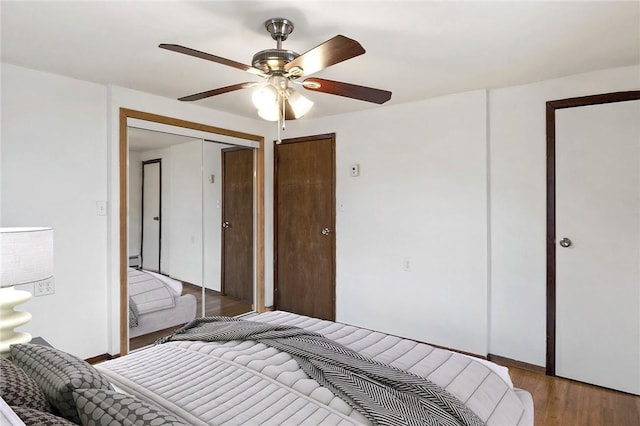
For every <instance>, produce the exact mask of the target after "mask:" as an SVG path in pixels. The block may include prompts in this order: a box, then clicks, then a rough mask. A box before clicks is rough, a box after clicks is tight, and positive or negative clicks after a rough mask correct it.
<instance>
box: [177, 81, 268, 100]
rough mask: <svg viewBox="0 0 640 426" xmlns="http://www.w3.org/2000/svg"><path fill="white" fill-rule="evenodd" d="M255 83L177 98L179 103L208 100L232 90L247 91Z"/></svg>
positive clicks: (240, 84) (234, 85) (235, 85)
mask: <svg viewBox="0 0 640 426" xmlns="http://www.w3.org/2000/svg"><path fill="white" fill-rule="evenodd" d="M256 84H260V83H256V82H247V83H238V84H233V85H231V86H226V87H221V88H219V89H213V90H207V91H206V92H201V93H196V94H195V95H189V96H183V97H182V98H178V100H179V101H198V100H200V99H204V98H209V97H211V96H216V95H221V94H223V93H227V92H233V91H234V90H240V89H248V88H249V87H253V86H255V85H256Z"/></svg>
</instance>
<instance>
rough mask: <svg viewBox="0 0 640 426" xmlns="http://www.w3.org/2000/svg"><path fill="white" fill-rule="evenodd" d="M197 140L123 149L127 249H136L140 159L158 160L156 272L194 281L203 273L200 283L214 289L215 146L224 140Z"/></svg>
mask: <svg viewBox="0 0 640 426" xmlns="http://www.w3.org/2000/svg"><path fill="white" fill-rule="evenodd" d="M202 143H203V142H202V141H201V140H194V141H192V142H189V143H181V144H176V145H173V146H171V147H167V148H164V149H153V150H147V151H144V152H135V151H130V152H129V193H128V194H129V254H130V255H133V254H138V253H139V252H140V231H141V229H140V220H141V204H142V199H141V196H142V194H141V191H142V180H141V175H142V162H143V161H147V160H152V159H162V251H161V256H162V262H161V269H162V273H164V274H167V275H169V276H171V277H173V278H176V279H179V280H183V281H187V282H189V283H191V284H195V285H202V282H203V278H202V276H203V275H204V285H205V287H207V288H210V289H212V290H216V291H220V269H221V267H220V260H221V256H220V254H221V228H220V223H221V208H220V205H221V196H222V185H221V182H222V174H221V150H222V149H223V148H224V147H228V146H229V145H221V144H217V143H211V142H209V141H205V142H204V144H203V145H201V144H202ZM201 170H202V177H201ZM210 175H214V176H215V178H214V182H213V183H212V182H209V176H210ZM202 229H204V233H203V231H202ZM201 243H204V247H203V248H201V246H200V244H201ZM203 250H204V251H203ZM203 266H204V269H203Z"/></svg>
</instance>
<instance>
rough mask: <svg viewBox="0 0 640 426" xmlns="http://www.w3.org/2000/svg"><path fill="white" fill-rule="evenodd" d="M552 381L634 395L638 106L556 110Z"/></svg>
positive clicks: (639, 288)
mask: <svg viewBox="0 0 640 426" xmlns="http://www.w3.org/2000/svg"><path fill="white" fill-rule="evenodd" d="M563 238H566V239H568V240H570V243H569V241H568V240H564V241H563ZM568 244H570V245H569V246H568V247H566V246H567V245H568ZM556 375H557V376H561V377H566V378H570V379H574V380H579V381H582V382H587V383H592V384H595V385H599V386H604V387H607V388H612V389H617V390H621V391H624V392H630V393H634V394H640V101H626V102H616V103H610V104H600V105H590V106H581V107H574V108H567V109H559V110H557V111H556Z"/></svg>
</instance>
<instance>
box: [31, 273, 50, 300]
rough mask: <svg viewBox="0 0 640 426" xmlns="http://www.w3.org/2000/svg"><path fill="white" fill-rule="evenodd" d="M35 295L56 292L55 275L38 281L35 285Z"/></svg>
mask: <svg viewBox="0 0 640 426" xmlns="http://www.w3.org/2000/svg"><path fill="white" fill-rule="evenodd" d="M33 293H34V296H47V295H49V294H54V293H55V286H54V285H53V277H51V278H47V279H46V280H42V281H38V282H36V283H35V284H34V286H33Z"/></svg>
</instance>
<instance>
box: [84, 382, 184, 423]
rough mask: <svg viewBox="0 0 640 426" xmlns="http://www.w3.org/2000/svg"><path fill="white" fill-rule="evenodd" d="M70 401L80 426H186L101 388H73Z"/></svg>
mask: <svg viewBox="0 0 640 426" xmlns="http://www.w3.org/2000/svg"><path fill="white" fill-rule="evenodd" d="M73 398H74V399H75V402H76V407H77V409H78V415H79V416H80V421H81V424H82V425H83V426H100V425H111V424H117V425H122V426H162V425H171V426H187V425H186V424H185V423H183V422H182V421H181V420H178V418H177V417H176V416H174V415H172V414H169V413H167V412H166V411H164V410H162V409H161V408H159V407H157V406H155V405H153V404H149V403H147V402H144V401H141V400H140V399H138V398H136V397H135V396H131V395H125V394H123V393H118V392H114V391H109V390H104V389H76V390H74V391H73Z"/></svg>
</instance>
